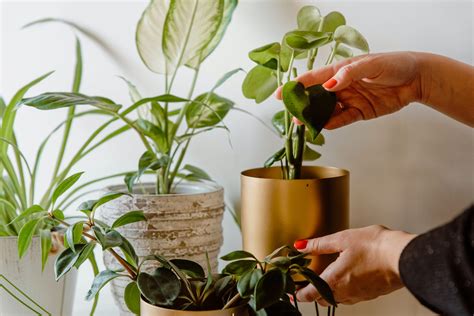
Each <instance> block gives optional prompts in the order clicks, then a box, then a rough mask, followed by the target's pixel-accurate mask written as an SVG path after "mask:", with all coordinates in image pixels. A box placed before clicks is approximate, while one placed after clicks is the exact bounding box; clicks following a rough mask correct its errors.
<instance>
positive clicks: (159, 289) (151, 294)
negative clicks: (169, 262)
mask: <svg viewBox="0 0 474 316" xmlns="http://www.w3.org/2000/svg"><path fill="white" fill-rule="evenodd" d="M137 283H138V288H139V289H140V292H141V293H142V295H143V296H144V297H145V298H146V299H147V300H149V301H150V302H151V303H153V304H157V305H164V306H170V305H172V304H173V301H174V300H175V299H176V298H177V297H178V295H179V293H180V291H181V282H180V281H179V279H178V278H177V277H176V275H175V274H174V273H173V272H172V271H171V270H169V269H167V268H157V269H156V270H155V271H154V273H153V275H150V274H148V273H144V272H142V273H140V274H139V275H138V280H137Z"/></svg>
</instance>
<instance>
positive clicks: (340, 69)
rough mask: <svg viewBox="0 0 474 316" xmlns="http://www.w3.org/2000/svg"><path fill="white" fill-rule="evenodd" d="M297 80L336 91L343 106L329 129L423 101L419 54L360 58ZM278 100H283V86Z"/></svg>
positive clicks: (410, 53) (303, 75)
mask: <svg viewBox="0 0 474 316" xmlns="http://www.w3.org/2000/svg"><path fill="white" fill-rule="evenodd" d="M295 80H297V81H299V82H301V83H303V84H304V85H305V86H306V87H308V86H313V85H316V84H323V86H324V88H326V90H328V91H334V92H336V95H337V99H338V101H339V106H337V107H336V110H335V111H334V113H333V115H332V117H331V119H330V120H329V122H328V123H327V124H326V126H325V128H326V129H335V128H339V127H342V126H345V125H348V124H351V123H354V122H357V121H359V120H369V119H373V118H376V117H379V116H382V115H387V114H390V113H393V112H396V111H398V110H400V109H402V108H403V107H404V106H406V105H408V104H409V103H410V102H413V101H418V100H421V98H422V97H421V90H422V88H421V86H422V84H421V81H422V80H421V73H420V65H419V62H418V57H417V53H412V52H397V53H383V54H369V55H363V56H357V57H354V58H350V59H346V60H343V61H341V62H338V63H335V64H332V65H328V66H326V67H323V68H319V69H317V70H312V71H309V72H306V73H304V74H302V75H301V76H299V77H297V78H296V79H295ZM277 98H279V99H281V87H280V88H279V89H278V90H277ZM296 123H297V124H298V123H299V122H296Z"/></svg>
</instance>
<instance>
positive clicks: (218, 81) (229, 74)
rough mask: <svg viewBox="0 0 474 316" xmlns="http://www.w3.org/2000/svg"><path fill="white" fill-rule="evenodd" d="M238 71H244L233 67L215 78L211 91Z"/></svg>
mask: <svg viewBox="0 0 474 316" xmlns="http://www.w3.org/2000/svg"><path fill="white" fill-rule="evenodd" d="M225 1H236V0H225ZM239 71H244V70H243V69H242V68H236V69H233V70H231V71H228V72H226V73H225V74H224V75H223V76H222V77H221V78H219V80H217V82H216V84H215V85H214V87H212V89H211V92H214V90H216V89H217V88H219V87H220V86H222V85H223V84H224V82H226V81H227V80H228V79H229V78H230V77H232V76H233V75H235V74H236V73H238V72H239Z"/></svg>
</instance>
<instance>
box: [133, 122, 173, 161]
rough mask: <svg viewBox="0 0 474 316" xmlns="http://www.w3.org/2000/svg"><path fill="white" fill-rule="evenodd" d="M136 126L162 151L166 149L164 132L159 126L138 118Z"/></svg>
mask: <svg viewBox="0 0 474 316" xmlns="http://www.w3.org/2000/svg"><path fill="white" fill-rule="evenodd" d="M136 127H137V128H138V129H139V130H140V132H141V133H143V134H144V135H146V136H147V137H149V138H150V139H151V140H153V142H154V143H155V145H156V147H157V148H158V149H159V150H160V151H161V152H162V153H165V152H167V151H168V147H169V144H168V142H167V140H166V134H165V132H164V131H163V130H162V129H161V128H160V127H158V126H157V125H155V124H153V123H152V122H150V121H147V120H144V119H138V120H137V123H136Z"/></svg>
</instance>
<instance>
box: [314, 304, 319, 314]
mask: <svg viewBox="0 0 474 316" xmlns="http://www.w3.org/2000/svg"><path fill="white" fill-rule="evenodd" d="M314 307H315V308H316V316H319V306H318V302H314Z"/></svg>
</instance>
